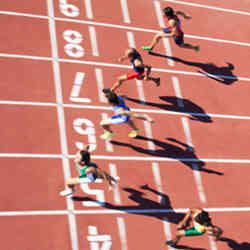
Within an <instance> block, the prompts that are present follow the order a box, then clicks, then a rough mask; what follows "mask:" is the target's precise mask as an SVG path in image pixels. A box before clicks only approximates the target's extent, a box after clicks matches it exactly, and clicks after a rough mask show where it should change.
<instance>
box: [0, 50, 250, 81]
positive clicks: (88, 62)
mask: <svg viewBox="0 0 250 250" xmlns="http://www.w3.org/2000/svg"><path fill="white" fill-rule="evenodd" d="M0 57H11V58H19V59H33V60H46V61H47V60H48V61H51V60H52V58H48V57H34V56H25V55H13V54H6V53H0ZM58 61H59V62H67V63H78V64H85V65H95V66H104V67H114V68H123V69H131V68H132V67H131V66H128V65H122V64H113V63H104V62H94V61H87V60H84V61H83V60H74V59H62V58H59V59H58ZM152 71H156V72H163V73H171V74H180V75H191V76H201V77H207V76H211V77H217V78H218V77H219V78H223V79H234V80H241V81H248V82H249V81H250V78H248V77H240V76H239V77H235V76H225V75H213V74H201V73H197V72H189V71H180V70H169V69H159V68H153V69H152Z"/></svg>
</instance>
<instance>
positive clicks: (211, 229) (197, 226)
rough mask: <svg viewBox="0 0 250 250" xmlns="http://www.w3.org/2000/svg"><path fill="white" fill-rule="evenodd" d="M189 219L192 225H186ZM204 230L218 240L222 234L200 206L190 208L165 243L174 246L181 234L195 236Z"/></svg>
mask: <svg viewBox="0 0 250 250" xmlns="http://www.w3.org/2000/svg"><path fill="white" fill-rule="evenodd" d="M190 219H191V224H192V225H191V226H190V227H187V224H188V221H189V220H190ZM205 232H208V233H209V234H211V235H212V236H214V237H215V240H219V238H220V236H221V234H222V230H221V229H220V228H219V227H217V226H214V225H213V224H212V222H211V218H210V216H209V214H208V212H206V211H204V210H202V209H201V208H192V209H190V210H189V212H188V213H187V214H186V216H185V217H184V219H183V220H182V221H181V222H180V223H179V224H178V226H177V232H176V234H175V237H174V239H172V240H169V241H167V242H166V245H169V246H176V245H177V243H178V242H179V240H180V239H181V237H183V236H197V235H202V234H204V233H205Z"/></svg>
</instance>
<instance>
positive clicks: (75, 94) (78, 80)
mask: <svg viewBox="0 0 250 250" xmlns="http://www.w3.org/2000/svg"><path fill="white" fill-rule="evenodd" d="M84 77H85V73H83V72H77V73H76V77H75V81H74V85H73V88H72V90H71V94H70V100H71V101H72V102H87V103H90V102H91V99H89V98H82V97H79V95H80V91H81V87H82V85H83V80H84Z"/></svg>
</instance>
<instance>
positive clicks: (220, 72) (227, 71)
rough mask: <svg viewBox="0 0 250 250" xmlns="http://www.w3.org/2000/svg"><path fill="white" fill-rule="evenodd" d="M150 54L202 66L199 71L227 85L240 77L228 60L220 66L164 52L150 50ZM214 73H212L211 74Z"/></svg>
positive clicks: (198, 66)
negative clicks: (184, 58)
mask: <svg viewBox="0 0 250 250" xmlns="http://www.w3.org/2000/svg"><path fill="white" fill-rule="evenodd" d="M149 54H150V55H153V56H159V57H164V58H166V59H171V60H173V61H175V62H180V63H183V64H185V65H189V66H193V67H197V68H200V69H201V70H203V72H202V71H200V70H198V72H199V73H201V74H203V75H205V76H207V77H208V78H211V79H213V80H215V81H217V82H220V83H223V84H225V85H231V84H232V83H234V82H236V81H238V77H237V76H235V75H234V74H233V70H234V65H233V64H232V63H229V62H226V66H223V67H219V66H216V65H215V64H214V63H201V62H190V61H186V60H183V59H181V58H178V57H174V56H166V55H163V54H159V53H155V52H149ZM209 74H212V75H209Z"/></svg>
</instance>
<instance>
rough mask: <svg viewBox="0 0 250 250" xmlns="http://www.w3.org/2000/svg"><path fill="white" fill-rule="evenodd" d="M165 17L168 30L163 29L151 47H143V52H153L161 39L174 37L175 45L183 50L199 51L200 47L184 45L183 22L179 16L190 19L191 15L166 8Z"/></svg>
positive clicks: (155, 37)
mask: <svg viewBox="0 0 250 250" xmlns="http://www.w3.org/2000/svg"><path fill="white" fill-rule="evenodd" d="M163 12H164V17H165V18H166V25H167V28H165V29H163V30H162V31H161V32H158V33H157V34H156V35H155V36H154V38H153V40H152V42H151V44H150V45H149V46H143V47H142V49H143V50H148V51H152V50H153V49H154V47H155V46H156V44H157V43H158V42H159V41H160V40H161V38H169V37H173V39H174V41H175V43H176V44H177V45H178V46H179V47H182V48H187V49H194V50H195V51H199V49H200V46H194V45H191V44H188V43H184V33H183V31H182V29H181V21H180V19H179V18H178V16H177V15H180V16H183V17H184V18H185V19H190V18H191V17H190V16H189V15H186V14H185V13H184V12H182V11H176V12H175V11H174V10H173V9H172V8H171V7H166V8H165V9H164V10H163Z"/></svg>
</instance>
